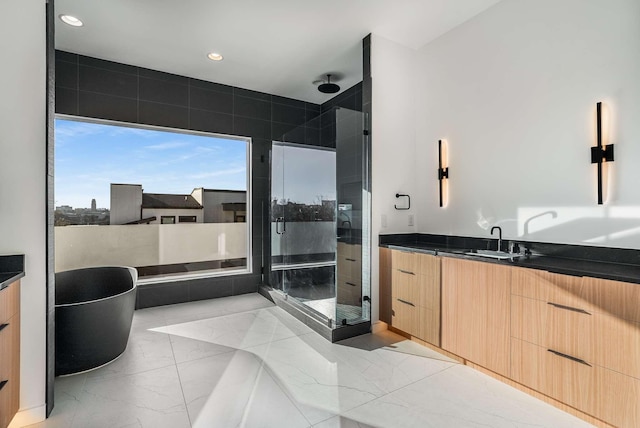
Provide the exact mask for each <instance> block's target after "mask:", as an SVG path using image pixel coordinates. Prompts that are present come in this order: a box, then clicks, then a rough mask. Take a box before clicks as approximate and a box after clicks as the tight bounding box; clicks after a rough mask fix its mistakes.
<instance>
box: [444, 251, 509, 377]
mask: <svg viewBox="0 0 640 428" xmlns="http://www.w3.org/2000/svg"><path fill="white" fill-rule="evenodd" d="M511 269H512V268H511V267H509V266H502V265H497V264H492V263H484V262H479V261H478V262H477V261H470V260H464V259H456V258H448V257H444V258H442V348H443V349H445V350H446V351H449V352H452V353H454V354H456V355H458V356H460V357H463V358H465V359H467V360H469V361H472V362H473V363H475V364H478V365H480V366H482V367H485V368H487V369H489V370H491V371H493V372H496V373H498V374H501V375H503V376H509V374H510V363H509V359H510V358H509V357H510V335H509V322H510V304H511V302H510V297H511Z"/></svg>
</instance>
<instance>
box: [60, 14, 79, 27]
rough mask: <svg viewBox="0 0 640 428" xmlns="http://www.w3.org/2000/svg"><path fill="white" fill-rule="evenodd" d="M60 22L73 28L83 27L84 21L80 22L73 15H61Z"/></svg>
mask: <svg viewBox="0 0 640 428" xmlns="http://www.w3.org/2000/svg"><path fill="white" fill-rule="evenodd" d="M60 20H62V22H64V23H65V24H68V25H71V26H72V27H82V25H83V24H82V21H80V20H79V19H78V18H76V17H75V16H71V15H60Z"/></svg>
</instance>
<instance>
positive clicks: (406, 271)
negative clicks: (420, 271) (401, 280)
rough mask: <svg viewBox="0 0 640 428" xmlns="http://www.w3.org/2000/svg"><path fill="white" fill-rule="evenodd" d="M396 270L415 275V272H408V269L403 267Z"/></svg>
mask: <svg viewBox="0 0 640 428" xmlns="http://www.w3.org/2000/svg"><path fill="white" fill-rule="evenodd" d="M398 270H399V271H400V272H402V273H406V274H407V275H415V273H413V272H409V271H408V270H404V269H398Z"/></svg>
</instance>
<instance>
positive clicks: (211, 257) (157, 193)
mask: <svg viewBox="0 0 640 428" xmlns="http://www.w3.org/2000/svg"><path fill="white" fill-rule="evenodd" d="M55 141H56V147H55V229H54V230H55V268H56V272H59V271H64V270H69V269H76V268H81V267H89V266H104V265H127V266H134V267H136V268H138V272H139V275H140V278H141V279H142V281H143V282H144V281H149V282H157V281H162V280H165V279H166V280H175V279H178V278H177V277H183V278H190V277H194V276H203V275H207V276H208V275H218V274H229V273H241V272H242V273H245V272H247V271H248V270H249V269H250V266H251V263H250V258H251V239H250V237H251V231H250V229H249V228H250V224H251V222H250V221H245V216H246V213H248V212H250V200H251V198H250V182H251V181H250V171H251V168H250V166H249V161H250V159H251V156H250V150H251V145H250V141H249V139H247V138H240V137H230V136H220V135H213V134H204V133H195V132H184V131H180V130H172V129H166V128H156V127H142V126H133V125H124V124H120V123H114V122H105V121H86V120H84V119H82V120H79V119H77V118H71V117H62V116H60V117H58V118H57V119H56V122H55Z"/></svg>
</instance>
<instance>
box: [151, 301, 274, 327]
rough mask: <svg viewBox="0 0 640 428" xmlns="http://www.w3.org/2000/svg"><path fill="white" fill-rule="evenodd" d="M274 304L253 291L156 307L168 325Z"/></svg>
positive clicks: (263, 307) (262, 307)
mask: <svg viewBox="0 0 640 428" xmlns="http://www.w3.org/2000/svg"><path fill="white" fill-rule="evenodd" d="M273 306H274V304H273V303H272V302H271V301H270V300H268V299H265V298H264V297H263V296H262V295H260V294H258V293H251V294H243V295H240V296H233V297H221V298H219V299H209V300H199V301H196V302H189V303H180V304H176V305H168V306H162V307H159V308H154V309H157V310H159V312H161V314H162V316H163V318H164V320H165V323H166V324H167V325H171V324H180V323H185V322H189V321H198V320H202V319H207V318H215V317H220V316H224V315H231V314H238V313H241V312H247V311H253V310H257V309H265V308H270V307H273Z"/></svg>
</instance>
